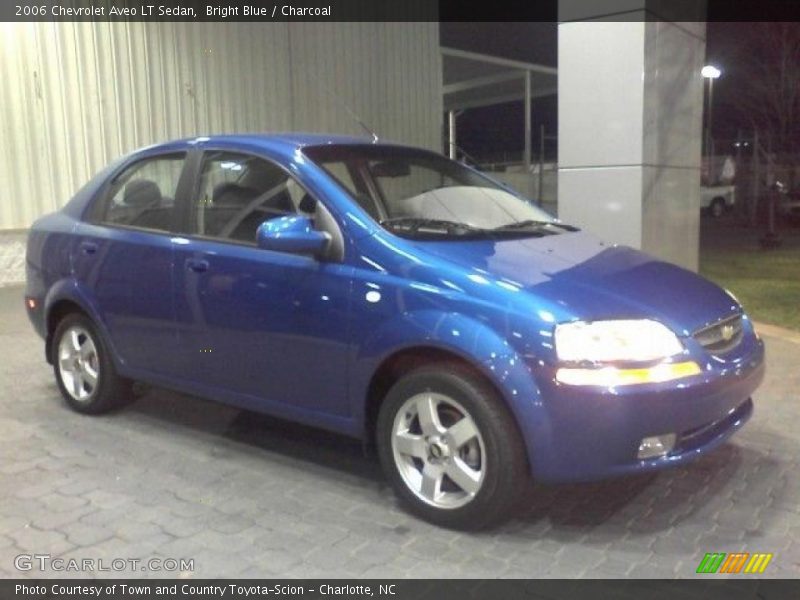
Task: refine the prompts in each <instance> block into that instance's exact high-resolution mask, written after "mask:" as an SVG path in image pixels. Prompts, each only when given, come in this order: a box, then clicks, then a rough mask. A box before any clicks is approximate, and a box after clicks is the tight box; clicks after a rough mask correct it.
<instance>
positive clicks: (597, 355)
mask: <svg viewBox="0 0 800 600" xmlns="http://www.w3.org/2000/svg"><path fill="white" fill-rule="evenodd" d="M555 342H556V354H557V355H558V359H559V361H560V362H561V363H565V364H563V366H562V367H560V368H559V369H558V371H557V373H556V379H557V380H558V381H560V382H561V383H565V384H569V385H596V386H602V387H614V386H619V385H631V384H639V383H662V382H665V381H672V380H674V379H681V378H684V377H690V376H692V375H697V374H699V373H700V372H701V371H700V367H699V366H698V365H697V363H695V362H694V361H686V362H674V361H668V360H666V359H670V358H672V357H674V356H675V355H677V354H680V353H682V352H683V344H681V341H680V340H679V339H678V336H676V335H675V334H674V333H673V332H672V331H670V330H669V329H668V328H667V327H665V326H664V325H662V324H661V323H659V322H657V321H651V320H649V319H641V320H619V321H593V322H586V321H577V322H574V323H563V324H561V325H556V331H555ZM654 361H659V362H658V363H657V364H655V365H653V364H650V365H649V366H644V367H635V368H631V367H630V366H626V367H619V366H616V364H615V363H653V362H654Z"/></svg>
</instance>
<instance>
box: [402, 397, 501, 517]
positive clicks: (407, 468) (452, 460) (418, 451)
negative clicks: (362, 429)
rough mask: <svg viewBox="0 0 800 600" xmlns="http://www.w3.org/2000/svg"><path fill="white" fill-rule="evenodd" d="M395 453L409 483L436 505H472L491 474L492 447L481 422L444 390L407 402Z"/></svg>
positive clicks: (424, 499)
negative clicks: (488, 464)
mask: <svg viewBox="0 0 800 600" xmlns="http://www.w3.org/2000/svg"><path fill="white" fill-rule="evenodd" d="M392 453H393V456H394V462H395V465H396V467H397V469H398V471H399V473H400V476H401V477H402V479H403V481H404V482H405V484H406V486H408V488H409V489H410V490H411V491H412V492H413V493H414V494H415V495H416V496H417V497H418V498H419V499H420V500H422V501H423V502H425V503H427V504H429V505H431V506H434V507H436V508H441V509H454V508H459V507H461V506H464V505H466V504H468V503H469V502H470V501H472V499H473V498H475V496H476V495H477V494H478V492H479V491H480V489H481V486H482V484H483V481H484V479H485V476H486V448H485V445H484V443H483V437H482V436H481V433H480V431H479V430H478V427H477V426H476V424H475V421H474V420H473V419H472V417H471V416H470V415H469V413H468V412H467V411H466V410H465V409H464V408H463V407H462V406H461V405H460V404H459V403H458V402H456V401H455V400H453V399H452V398H450V397H448V396H445V395H443V394H439V393H434V392H424V393H421V394H417V395H415V396H412V397H411V398H409V399H408V400H406V401H405V402H404V403H403V405H402V406H401V407H400V410H399V411H397V413H396V415H395V418H394V424H393V427H392Z"/></svg>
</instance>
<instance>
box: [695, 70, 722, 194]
mask: <svg viewBox="0 0 800 600" xmlns="http://www.w3.org/2000/svg"><path fill="white" fill-rule="evenodd" d="M700 74H701V75H702V76H703V77H704V78H706V79H707V80H708V101H707V104H706V111H707V112H706V114H707V117H706V136H705V138H706V157H707V159H708V170H709V175H713V173H712V165H711V160H712V157H713V156H714V151H713V148H712V147H711V146H712V145H713V141H712V140H711V124H712V117H713V106H714V105H713V102H714V80H715V79H717V78H718V77H719V76H720V75H722V71H720V70H719V69H718V68H717V67H715V66H713V65H706V66H705V67H703V68H702V70H701V71H700ZM712 179H713V177H712Z"/></svg>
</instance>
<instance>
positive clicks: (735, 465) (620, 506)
mask: <svg viewBox="0 0 800 600" xmlns="http://www.w3.org/2000/svg"><path fill="white" fill-rule="evenodd" d="M198 402H199V403H202V405H203V406H202V409H200V410H198V406H197V403H198ZM128 410H130V411H132V412H135V413H137V414H139V415H142V416H146V417H147V418H148V419H154V420H157V421H162V422H168V423H169V425H170V429H174V425H179V426H182V427H183V428H186V429H188V430H189V434H190V435H192V434H194V433H195V432H205V433H207V434H210V435H212V436H213V435H216V436H219V438H220V440H224V441H225V443H223V444H222V448H220V449H219V452H224V453H225V454H228V455H230V454H235V453H237V452H242V449H241V446H244V447H245V449H244V452H247V453H248V454H250V452H249V450H248V448H253V449H258V450H261V451H263V452H265V453H266V454H265V455H264V456H265V460H268V458H267V457H268V455H270V454H271V455H278V456H280V457H282V458H286V459H287V460H289V461H291V462H293V463H307V464H313V465H315V466H317V467H320V470H319V472H318V474H319V476H323V477H335V473H336V472H339V473H342V474H343V475H346V476H349V477H353V478H355V479H356V480H363V481H364V483H366V484H370V487H372V488H374V486H375V485H376V484H377V486H378V487H383V486H385V485H387V484H386V482H385V479H384V477H383V474H382V472H381V469H380V465H379V464H378V460H377V457H376V456H375V454H374V452H371V451H368V450H365V448H364V446H363V445H362V443H361V442H360V441H358V440H354V439H352V438H349V437H346V436H342V435H338V434H335V433H331V432H327V431H323V430H320V429H316V428H313V427H307V426H304V425H300V424H297V423H294V422H290V421H285V420H282V419H278V418H274V417H270V416H266V415H262V414H259V413H254V412H250V411H246V410H239V409H234V408H231V407H227V406H223V405H219V404H216V403H213V402H207V401H204V400H200V399H198V398H194V397H191V396H186V395H182V394H177V393H173V392H169V391H164V390H158V389H154V390H152V391H149V392H148V393H146V394H145V395H144V396H143V397H141V398H140V399H139V401H138V402H137V403H136V404H135V405H133V406H132V407H130V408H129V409H128ZM193 430H194V431H193ZM209 452H210V453H212V454H213V453H215V451H214V450H213V449H209ZM745 464H746V465H747V467H743V465H745ZM754 465H756V470H758V471H759V473H760V475H759V478H760V479H761V480H765V481H769V479H770V477H772V476H774V475H776V472H775V470H776V469H777V468H778V466H777V464H776V463H775V462H774V461H772V460H770V459H769V458H768V456H767V455H766V454H763V453H762V452H761V451H759V450H757V449H754V448H752V447H741V446H738V445H736V444H734V443H728V444H725V445H723V446H722V447H720V448H718V449H717V450H715V451H714V452H712V453H710V454H709V455H707V456H703V457H701V458H699V459H698V460H696V461H694V462H692V463H689V464H687V465H685V466H681V467H678V468H674V469H668V470H665V471H661V472H659V473H651V474H645V475H636V476H627V477H621V478H616V479H610V480H605V481H601V482H594V483H576V484H558V485H540V484H533V483H531V484H527V483H526V484H523V485H522V486H521V494H520V502H519V504H518V508H517V509H516V511H515V514H514V516H513V518H512V519H511V520H509V522H508V523H506V524H504V525H502V526H501V527H500V528H499V530H497V531H495V533H501V534H502V533H507V534H512V533H513V534H514V535H515V536H521V537H522V538H527V537H529V536H532V535H536V536H538V537H541V536H543V537H545V538H550V539H553V540H557V541H561V542H568V541H570V540H574V539H583V537H584V536H585V535H586V534H587V532H590V531H595V532H600V533H599V534H597V535H598V537H597V538H596V541H597V542H605V541H613V540H615V539H619V538H622V537H623V536H625V535H626V534H629V533H633V534H640V535H642V536H647V535H652V534H656V533H658V532H660V531H662V530H666V529H669V528H671V527H680V526H681V524H682V523H684V522H686V521H689V522H693V523H702V522H703V520H704V518H705V516H704V515H705V512H706V511H708V512H709V514H711V513H716V512H718V510H719V507H718V505H719V504H720V502H721V501H724V502H729V501H730V498H731V497H732V496H734V495H736V494H737V493H738V494H740V495H741V493H744V491H745V490H746V488H748V485H747V481H745V480H744V477H743V471H745V470H746V471H752V470H753V469H754ZM747 493H748V494H749V495H750V496H751V498H750V500H749V502H750V503H752V504H753V505H754V506H757V505H758V504H759V503H762V504H769V501H770V499H769V498H767V497H764V496H765V495H766V494H767V493H768V491H763V492H762V491H759V490H758V489H757V488H752V487H749V489H747ZM543 525H544V526H543Z"/></svg>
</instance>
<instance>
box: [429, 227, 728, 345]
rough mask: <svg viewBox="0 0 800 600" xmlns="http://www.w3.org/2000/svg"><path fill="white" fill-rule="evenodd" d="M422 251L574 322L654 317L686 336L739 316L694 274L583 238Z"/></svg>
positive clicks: (445, 245)
mask: <svg viewBox="0 0 800 600" xmlns="http://www.w3.org/2000/svg"><path fill="white" fill-rule="evenodd" d="M417 245H418V247H419V248H420V249H422V250H424V251H426V252H428V253H430V254H432V255H434V256H435V257H437V258H438V259H445V260H447V261H448V262H451V263H455V264H457V265H458V266H459V267H461V269H466V270H467V271H468V277H469V278H470V279H472V280H473V281H475V280H476V278H477V279H478V280H480V278H484V279H485V278H487V277H491V278H495V279H496V280H499V281H502V282H504V283H505V284H506V285H514V286H517V287H519V288H522V289H524V290H526V291H528V292H529V293H530V294H533V295H535V296H536V297H538V298H541V299H543V300H547V301H548V302H550V303H551V304H553V305H558V306H560V307H562V308H563V309H564V310H565V311H566V312H567V313H568V314H569V315H571V316H572V317H575V318H580V319H587V320H591V319H607V318H643V317H647V318H655V319H658V320H660V321H662V322H664V323H665V324H667V325H668V326H670V327H671V328H672V329H673V330H674V331H676V332H677V333H680V334H682V335H688V334H690V333H691V332H693V331H695V330H697V329H699V328H701V327H704V326H706V325H708V324H710V323H713V322H715V321H718V320H719V319H721V318H724V317H726V316H729V315H731V314H732V313H735V312H737V311H739V310H741V309H740V307H739V306H738V305H737V303H736V302H735V301H734V300H733V299H732V298H731V297H730V296H729V295H728V294H727V293H725V292H724V291H723V290H722V289H721V288H719V287H718V286H717V285H715V284H713V283H711V282H710V281H708V280H707V279H704V278H703V277H700V276H699V275H697V274H695V273H693V272H691V271H688V270H686V269H683V268H681V267H678V266H677V265H674V264H671V263H668V262H665V261H663V260H659V259H657V258H654V257H652V256H650V255H648V254H646V253H644V252H640V251H638V250H634V249H633V248H629V247H627V246H617V245H608V244H605V243H603V242H601V241H600V240H598V239H597V238H596V237H594V236H593V235H591V234H589V233H586V232H582V231H581V232H574V233H563V234H558V235H548V236H545V237H538V238H537V237H524V238H516V239H509V240H502V241H495V240H480V241H468V242H419V243H418V244H417Z"/></svg>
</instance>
